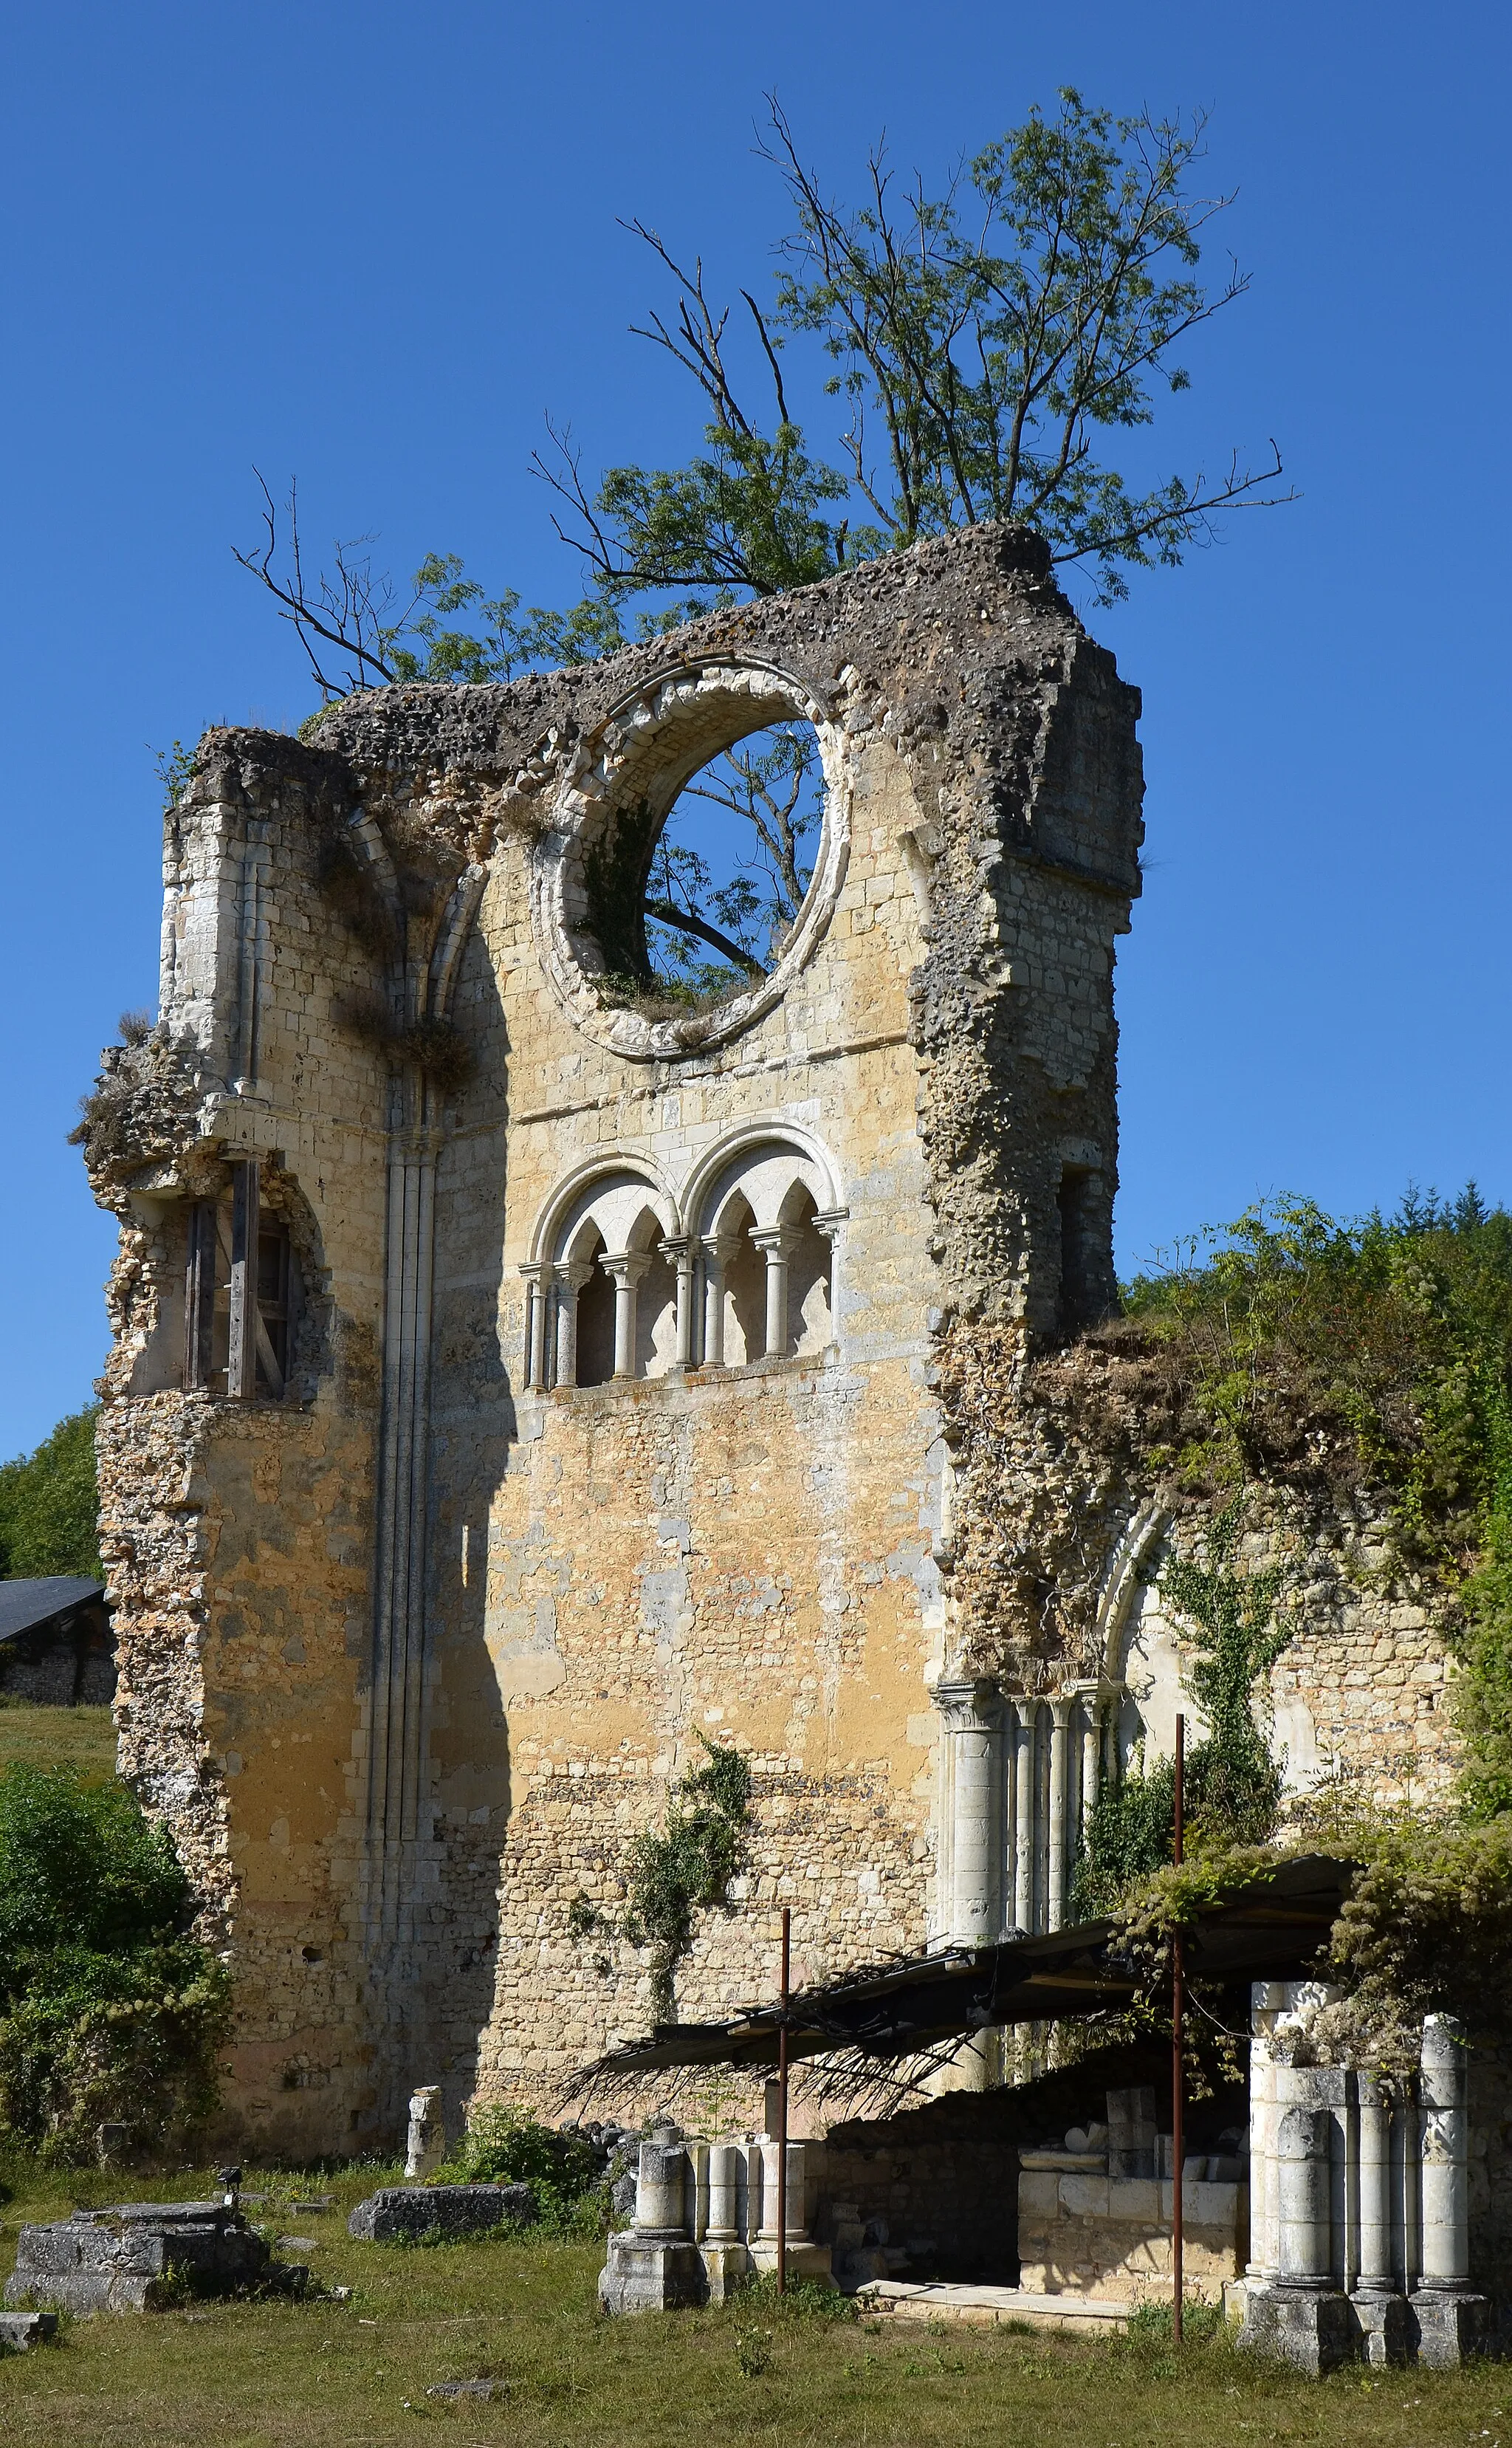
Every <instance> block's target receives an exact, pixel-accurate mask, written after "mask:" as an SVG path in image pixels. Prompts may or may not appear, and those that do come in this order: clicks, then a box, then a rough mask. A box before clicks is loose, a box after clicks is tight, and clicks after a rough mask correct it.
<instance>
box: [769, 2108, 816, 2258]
mask: <svg viewBox="0 0 1512 2448" xmlns="http://www.w3.org/2000/svg"><path fill="white" fill-rule="evenodd" d="M787 2149H788V2242H789V2243H790V2244H801V2243H802V2242H803V2240H804V2238H805V2237H806V2236H807V2234H808V2231H809V2230H808V2224H807V2221H806V2219H805V2217H804V2207H803V2183H804V2171H803V2145H802V2143H801V2142H790V2143H789V2144H788V2146H787ZM781 2150H782V2145H781V2143H780V2142H778V2141H777V2140H776V2139H775V2136H773V2135H770V2134H769V2135H768V2136H767V2138H766V2139H765V2141H763V2143H762V2145H761V2233H760V2238H759V2241H760V2242H761V2243H762V2244H763V2245H765V2246H767V2247H770V2249H771V2250H772V2251H773V2252H774V2253H775V2250H776V2243H777V2169H778V2165H779V2157H780V2152H781Z"/></svg>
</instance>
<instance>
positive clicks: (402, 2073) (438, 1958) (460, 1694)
mask: <svg viewBox="0 0 1512 2448" xmlns="http://www.w3.org/2000/svg"><path fill="white" fill-rule="evenodd" d="M458 1001H459V1004H460V1005H461V1006H462V1008H463V1010H464V1011H465V1014H466V1025H467V1031H468V1035H469V1040H472V1041H473V1042H475V1043H476V1044H477V1046H478V1049H479V1060H478V1061H477V1062H476V1064H475V1068H474V1072H473V1076H472V1080H471V1081H470V1082H469V1086H468V1087H467V1089H466V1090H465V1091H464V1092H463V1094H462V1096H461V1098H460V1099H459V1100H458V1112H457V1116H456V1119H457V1122H458V1124H459V1125H461V1127H460V1128H459V1129H458V1130H457V1132H456V1133H455V1135H454V1136H453V1137H452V1138H450V1140H449V1142H448V1144H447V1147H446V1149H445V1151H444V1153H443V1155H442V1157H441V1160H440V1164H439V1167H438V1170H437V1176H436V1250H437V1263H436V1279H435V1286H434V1294H433V1311H432V1316H433V1331H434V1345H433V1359H432V1378H431V1384H432V1388H433V1395H432V1405H431V1446H430V1463H431V1529H430V1553H429V1571H428V1579H429V1591H428V1602H427V1608H426V1617H427V1626H428V1640H429V1642H430V1643H431V1677H432V1681H431V1700H430V1707H429V1727H428V1732H429V1769H430V1781H431V1796H432V1799H433V1802H434V1806H435V1811H436V1816H435V1822H434V1826H435V1835H436V1840H437V1844H438V1847H439V1852H440V1865H439V1867H440V1893H439V1895H438V1896H437V1898H436V1900H435V1920H434V1922H432V1924H431V1926H432V1929H433V1931H434V1935H433V1937H432V1938H431V1941H430V1942H429V1952H428V1955H427V1957H426V1959H425V1960H422V1963H421V1966H420V1978H419V1980H418V1982H417V1989H418V1993H419V1994H418V1996H417V1997H416V1999H414V2001H413V2016H414V2020H413V2023H412V2026H411V2031H410V2032H409V2033H408V2034H407V2035H406V2038H405V2044H404V2052H403V2056H402V2059H400V2058H399V2057H398V2056H397V2055H396V2054H395V2053H392V2052H386V2055H388V2056H390V2062H389V2065H388V2069H387V2071H388V2076H389V2085H390V2090H391V2092H392V2096H391V2097H390V2098H389V2100H388V2101H387V2104H386V2116H387V2122H388V2124H389V2125H390V2126H391V2127H392V2128H393V2129H394V2130H395V2131H396V2132H400V2133H402V2132H403V2126H404V2117H405V2114H406V2113H407V2111H406V2107H405V2101H406V2099H407V2097H408V2094H409V2093H410V2092H411V2090H412V2089H413V2088H414V2086H415V2085H416V2084H418V2083H437V2084H439V2086H440V2088H441V2092H442V2099H443V2108H444V2113H445V2117H446V2125H447V2131H448V2132H450V2133H452V2134H456V2133H459V2132H461V2131H462V2128H463V2123H464V2118H463V2113H462V2111H463V2103H464V2102H465V2101H466V2099H467V2098H468V2097H469V2094H470V2093H471V2091H472V2088H473V2084H474V2080H475V2075H476V2066H477V2056H478V2047H479V2042H480V2040H481V2037H482V2035H483V2033H484V2031H485V2030H486V2029H487V2027H488V2021H489V2018H490V2017H491V2015H492V2012H493V2003H494V1986H495V1974H496V1965H497V1960H498V1940H499V1906H498V1886H499V1856H500V1854H501V1852H502V1851H503V1849H504V1842H505V1832H506V1829H507V1824H508V1818H509V1807H510V1796H509V1738H508V1726H507V1720H506V1716H505V1704H504V1700H503V1698H502V1696H501V1693H500V1688H499V1678H498V1674H497V1672H496V1670H495V1667H494V1663H493V1660H492V1658H491V1657H490V1655H489V1653H488V1638H487V1605H488V1517H489V1510H490V1505H491V1500H492V1496H493V1492H494V1490H495V1489H496V1488H497V1486H498V1485H499V1483H500V1482H501V1481H502V1480H503V1478H504V1477H505V1475H506V1473H507V1469H508V1463H509V1449H510V1446H511V1444H513V1443H514V1441H515V1439H516V1437H517V1435H518V1428H517V1425H516V1414H515V1402H514V1390H513V1387H512V1386H511V1384H510V1380H509V1373H508V1370H507V1367H506V1366H505V1361H504V1356H503V1354H502V1353H501V1351H500V1348H499V1330H498V1319H499V1300H500V1291H501V1284H502V1278H503V1250H502V1246H501V1243H500V1237H499V1232H498V1207H497V1202H496V1200H495V1199H494V1197H493V1196H492V1195H488V1193H484V1192H480V1167H481V1173H482V1177H484V1178H488V1179H489V1180H490V1182H491V1176H490V1174H489V1168H490V1166H492V1165H493V1164H495V1162H499V1164H500V1169H501V1170H502V1150H503V1144H504V1133H505V1128H506V1124H507V1084H506V1083H507V1051H508V1047H507V1032H506V1024H505V1017H504V1011H503V1008H502V1005H501V1004H500V1001H499V997H498V992H497V986H496V984H495V981H494V979H493V976H492V974H491V971H490V969H489V967H488V963H487V961H486V960H485V959H484V957H483V947H482V945H481V943H480V941H479V939H478V938H477V937H476V936H474V937H473V939H472V941H471V943H470V944H469V950H468V953H467V955H466V958H465V962H464V966H463V973H462V976H461V979H460V980H459V985H458Z"/></svg>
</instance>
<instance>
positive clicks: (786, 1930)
mask: <svg viewBox="0 0 1512 2448" xmlns="http://www.w3.org/2000/svg"><path fill="white" fill-rule="evenodd" d="M792 1947H793V1907H792V1906H791V1904H784V1905H783V1907H782V2020H781V2022H780V2023H779V2024H778V2026H777V2293H778V2294H779V2295H785V2294H786V2293H787V2291H788V1991H789V1987H790V1984H791V1974H792Z"/></svg>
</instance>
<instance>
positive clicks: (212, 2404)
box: [0, 2164, 1512, 2448]
mask: <svg viewBox="0 0 1512 2448" xmlns="http://www.w3.org/2000/svg"><path fill="white" fill-rule="evenodd" d="M394 2173H395V2171H393V2170H392V2168H391V2169H377V2168H373V2167H370V2168H367V2169H365V2170H363V2171H360V2172H359V2173H346V2172H343V2173H342V2174H340V2175H337V2176H335V2177H331V2176H311V2177H306V2178H302V2179H297V2180H296V2179H292V2178H289V2177H287V2176H284V2177H281V2178H277V2179H269V2178H262V2179H258V2177H257V2176H256V2175H254V2174H252V2173H251V2172H249V2173H248V2176H247V2178H246V2183H247V2185H248V2188H249V2189H251V2190H260V2189H261V2188H262V2187H264V2186H269V2185H277V2186H278V2188H279V2189H280V2190H283V2191H284V2193H285V2195H286V2197H287V2196H292V2195H294V2194H295V2193H304V2192H307V2191H310V2190H315V2191H324V2192H331V2193H333V2194H334V2195H335V2209H332V2210H331V2211H329V2212H326V2213H324V2214H321V2213H316V2212H310V2211H303V2210H301V2211H298V2212H296V2211H294V2210H293V2209H283V2208H281V2207H278V2206H270V2207H269V2208H268V2209H254V2210H253V2212H252V2215H254V2216H256V2217H259V2218H269V2217H271V2218H273V2219H274V2221H275V2222H276V2225H277V2228H278V2231H279V2232H281V2233H284V2234H297V2235H301V2236H305V2237H308V2238H311V2239H313V2240H314V2247H315V2248H314V2249H313V2250H312V2251H310V2252H308V2253H305V2252H303V2251H299V2252H297V2253H292V2254H290V2255H289V2257H290V2258H297V2259H300V2260H304V2259H308V2261H309V2262H310V2263H311V2265H312V2266H313V2267H314V2268H315V2269H316V2271H318V2273H319V2275H320V2278H321V2279H322V2280H323V2281H324V2282H325V2284H326V2285H350V2286H352V2287H353V2288H354V2290H355V2291H354V2295H353V2298H352V2300H351V2302H350V2303H345V2304H335V2303H332V2302H330V2301H325V2302H321V2301H319V2300H316V2301H312V2302H306V2303H302V2304H293V2303H270V2304H246V2305H223V2306H214V2305H203V2306H200V2307H198V2308H196V2309H193V2310H188V2311H180V2312H158V2313H151V2312H149V2313H142V2314H131V2315H124V2316H119V2317H103V2318H101V2319H98V2320H95V2321H88V2322H83V2321H81V2322H73V2323H68V2322H65V2324H63V2325H64V2331H65V2334H64V2336H63V2340H62V2343H60V2344H59V2345H57V2346H56V2347H41V2348H36V2349H34V2350H33V2351H32V2352H30V2353H29V2354H27V2355H18V2356H13V2357H9V2358H7V2359H5V2360H4V2362H0V2432H3V2437H4V2439H5V2441H6V2448H32V2443H37V2448H41V2444H42V2443H44V2442H46V2443H48V2448H65V2443H66V2444H67V2448H82V2443H85V2442H87V2443H89V2448H179V2443H181V2442H182V2443H184V2448H295V2443H298V2448H304V2443H307V2442H308V2443H312V2448H387V2443H389V2442H391V2441H393V2442H403V2441H411V2440H413V2439H415V2438H416V2436H417V2434H418V2433H419V2432H420V2431H421V2429H422V2427H424V2426H429V2427H430V2429H431V2433H432V2434H433V2436H435V2437H436V2438H437V2439H438V2441H439V2440H440V2439H442V2438H449V2439H450V2440H451V2441H453V2442H454V2443H455V2448H472V2443H480V2444H481V2443H488V2448H492V2443H493V2442H495V2441H499V2442H509V2443H511V2448H536V2444H537V2443H540V2444H541V2448H546V2444H547V2443H550V2448H557V2443H562V2448H567V2444H568V2443H571V2448H577V2443H580V2442H581V2443H595V2442H603V2443H605V2448H638V2443H642V2442H644V2443H648V2448H649V2443H652V2442H656V2443H661V2442H678V2443H689V2444H690V2448H692V2444H693V2443H699V2442H703V2441H708V2442H715V2441H718V2442H719V2443H721V2448H724V2443H727V2442H731V2441H734V2440H742V2441H743V2440H747V2439H750V2440H753V2441H757V2442H767V2441H771V2442H780V2443H782V2448H810V2443H813V2448H852V2443H854V2448H928V2444H929V2443H934V2442H939V2443H941V2448H969V2444H970V2443H973V2442H978V2441H981V2442H986V2441H992V2442H999V2441H1002V2442H1012V2443H1013V2448H1034V2444H1035V2443H1038V2442H1040V2441H1057V2442H1060V2441H1075V2442H1076V2443H1077V2448H1146V2443H1148V2448H1270V2443H1272V2442H1273V2441H1295V2442H1297V2443H1299V2448H1301V2443H1310V2442H1312V2441H1327V2442H1330V2443H1332V2442H1335V2441H1337V2442H1341V2443H1343V2442H1351V2443H1352V2442H1358V2443H1359V2448H1398V2444H1399V2443H1400V2448H1416V2443H1418V2442H1421V2441H1426V2440H1433V2441H1438V2440H1443V2441H1445V2442H1448V2441H1458V2442H1461V2443H1465V2442H1476V2443H1478V2448H1492V2443H1495V2442H1500V2440H1501V2439H1502V2438H1503V2437H1504V2436H1506V2434H1505V2432H1504V2428H1503V2423H1502V2410H1503V2407H1505V2406H1507V2405H1509V2404H1512V2399H1509V2397H1508V2390H1509V2389H1512V2371H1509V2370H1507V2369H1506V2368H1505V2367H1498V2366H1495V2365H1485V2366H1483V2367H1482V2368H1480V2369H1478V2370H1474V2371H1471V2372H1468V2373H1464V2374H1445V2375H1443V2376H1438V2375H1435V2374H1432V2373H1427V2372H1422V2373H1419V2372H1408V2373H1402V2374H1397V2373H1389V2374H1371V2375H1369V2376H1368V2377H1367V2376H1366V2375H1364V2374H1363V2373H1362V2372H1360V2371H1358V2370H1356V2371H1354V2372H1352V2373H1350V2374H1348V2375H1343V2374H1341V2375H1339V2376H1337V2377H1336V2378H1335V2379H1333V2380H1331V2381H1325V2382H1324V2383H1323V2384H1322V2385H1321V2386H1319V2385H1316V2384H1310V2383H1308V2382H1306V2381H1299V2380H1293V2379H1292V2378H1291V2377H1290V2376H1289V2375H1287V2374H1285V2373H1282V2372H1278V2371H1275V2370H1273V2369H1269V2368H1263V2367H1258V2366H1254V2365H1251V2364H1250V2363H1248V2362H1246V2361H1244V2360H1242V2359H1241V2358H1240V2357H1238V2356H1237V2355H1235V2354H1234V2352H1233V2351H1232V2349H1230V2348H1229V2347H1228V2346H1227V2345H1225V2344H1222V2343H1219V2344H1216V2345H1207V2346H1198V2347H1191V2348H1188V2349H1187V2351H1186V2353H1185V2355H1184V2356H1183V2357H1182V2358H1181V2359H1180V2360H1179V2361H1178V2360H1177V2357H1176V2356H1175V2355H1174V2354H1173V2352H1172V2350H1171V2348H1170V2346H1169V2344H1166V2345H1164V2346H1161V2345H1160V2344H1158V2343H1155V2344H1149V2345H1145V2344H1141V2345H1134V2344H1131V2343H1128V2342H1126V2341H1108V2342H1102V2343H1099V2342H1096V2341H1091V2340H1088V2341H1084V2342H1083V2341H1080V2340H1078V2341H1069V2340H1068V2341H1063V2342H1062V2341H1060V2340H1053V2339H1049V2338H1042V2337H1034V2336H1029V2335H1024V2334H1020V2333H1016V2332H1013V2331H1006V2330H997V2331H972V2330H960V2329H953V2328H952V2329H950V2330H945V2329H943V2328H937V2329H930V2328H926V2327H923V2326H912V2327H893V2326H892V2325H888V2326H887V2327H886V2328H885V2329H884V2328H883V2327H882V2326H881V2324H872V2325H869V2324H867V2323H866V2322H865V2320H854V2319H847V2320H841V2321H831V2320H825V2319H815V2318H813V2316H812V2315H810V2316H807V2317H799V2318H792V2317H789V2318H783V2317H782V2316H781V2315H780V2314H779V2312H778V2309H777V2306H776V2305H775V2301H768V2302H759V2301H755V2302H754V2301H752V2300H749V2299H748V2300H747V2301H746V2302H745V2303H744V2304H742V2305H738V2306H737V2307H731V2308H726V2309H722V2310H719V2311H710V2312H680V2313H669V2314H664V2315H661V2316H660V2317H657V2316H651V2317H641V2318H640V2319H634V2320H625V2321H614V2322H611V2321H605V2320H603V2318H602V2317H601V2315H600V2314H599V2311H598V2309H597V2305H596V2301H595V2294H594V2285H595V2280H596V2277H597V2273H598V2268H599V2265H600V2261H601V2259H602V2253H601V2252H600V2250H599V2249H598V2248H597V2247H592V2246H584V2245H576V2244H558V2243H547V2242H531V2241H529V2240H528V2239H521V2240H519V2241H514V2242H503V2243H501V2242H493V2243H486V2244H476V2245H451V2246H447V2247H440V2248H438V2249H420V2250H416V2249H414V2248H412V2247H409V2248H407V2247H403V2246H382V2245H359V2244H354V2243H353V2242H352V2241H351V2239H350V2238H349V2237H348V2235H347V2233H346V2213H347V2210H348V2209H350V2207H351V2205H352V2204H353V2203H354V2202H355V2201H357V2200H359V2199H360V2198H361V2197H362V2195H363V2194H364V2193H365V2192H367V2191H369V2190H372V2188H373V2185H375V2184H377V2183H379V2182H392V2181H393V2177H394ZM10 2179H11V2185H12V2193H11V2198H10V2200H9V2201H8V2203H7V2204H6V2206H5V2209H4V2212H3V2224H4V2240H5V2245H6V2251H5V2256H4V2258H5V2262H6V2266H9V2264H10V2260H11V2259H12V2258H13V2253H14V2238H15V2231H16V2228H17V2227H18V2226H19V2225H20V2222H21V2221H22V2219H23V2218H37V2217H58V2216H62V2215H65V2214H66V2213H67V2209H69V2208H70V2207H71V2205H72V2204H73V2202H75V2201H79V2200H82V2201H87V2202H94V2203H99V2202H102V2201H107V2200H113V2199H114V2200H119V2199H120V2198H122V2197H123V2195H124V2194H126V2193H134V2194H136V2195H138V2196H150V2195H152V2194H154V2193H155V2194H156V2195H157V2197H159V2198H163V2197H164V2196H180V2197H193V2196H195V2195H197V2194H199V2195H203V2194H204V2193H206V2192H207V2191H208V2190H210V2187H209V2182H208V2179H207V2177H206V2176H205V2174H204V2173H203V2171H200V2172H199V2173H198V2174H197V2175H196V2174H191V2173H190V2172H189V2171H183V2172H182V2173H181V2174H180V2175H179V2176H178V2177H176V2178H175V2179H173V2180H171V2181H164V2180H163V2179H159V2181H158V2183H157V2185H156V2186H155V2187H153V2186H150V2185H147V2184H144V2183H141V2182H132V2183H125V2182H123V2180H121V2179H120V2178H114V2179H112V2178H108V2177H104V2176H96V2175H94V2174H93V2173H86V2174H85V2175H82V2176H79V2177H77V2178H67V2177H64V2178H61V2179H60V2178H56V2177H51V2176H48V2175H39V2174H38V2173H37V2172H36V2171H32V2170H30V2169H29V2168H28V2167H26V2166H24V2165H19V2164H18V2165H16V2166H14V2167H12V2168H11V2170H10ZM753 2333H755V2336H754V2338H753ZM763 2333H765V2334H763ZM753 2346H754V2349H755V2350H754V2351H753ZM742 2356H743V2360H744V2362H745V2363H746V2364H751V2363H753V2362H756V2363H759V2362H762V2360H763V2358H766V2359H767V2362H766V2368H765V2369H764V2370H761V2371H758V2372H756V2374H755V2376H748V2374H747V2372H746V2371H745V2370H743V2369H742ZM482 2377H487V2378H491V2379H496V2380H500V2381H503V2382H504V2384H505V2388H504V2394H503V2396H502V2397H497V2398H495V2399H493V2400H491V2401H487V2402H486V2401H483V2400H477V2399H472V2400H468V2399H463V2400H458V2401H456V2402H455V2403H450V2404H449V2403H447V2402H445V2401H442V2400H436V2399H431V2398H428V2397H427V2395H426V2391H427V2388H428V2387H429V2386H430V2385H431V2383H432V2382H434V2381H447V2380H470V2379H475V2378H482Z"/></svg>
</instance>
